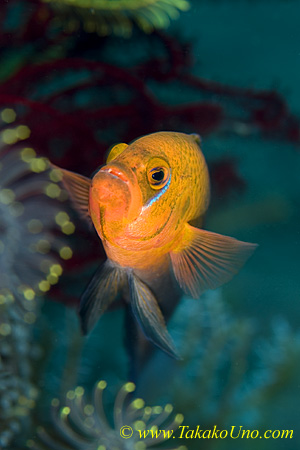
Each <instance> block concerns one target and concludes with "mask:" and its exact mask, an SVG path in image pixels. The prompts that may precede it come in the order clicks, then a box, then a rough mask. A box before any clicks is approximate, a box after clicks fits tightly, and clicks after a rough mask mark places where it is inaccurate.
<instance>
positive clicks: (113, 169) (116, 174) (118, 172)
mask: <svg viewBox="0 0 300 450" xmlns="http://www.w3.org/2000/svg"><path fill="white" fill-rule="evenodd" d="M100 172H105V173H109V174H110V175H111V176H113V177H115V178H118V179H120V180H122V181H124V183H127V184H128V183H129V180H128V177H127V176H126V175H125V174H124V172H123V171H121V170H119V169H118V168H117V167H103V168H102V169H101V170H100Z"/></svg>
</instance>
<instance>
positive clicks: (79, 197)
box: [53, 166, 92, 218]
mask: <svg viewBox="0 0 300 450" xmlns="http://www.w3.org/2000/svg"><path fill="white" fill-rule="evenodd" d="M53 167H54V168H55V169H58V170H60V172H61V173H62V175H63V178H62V182H63V184H64V186H65V188H66V189H67V191H68V192H69V194H70V197H71V200H72V201H73V203H74V206H75V208H76V209H77V210H78V211H79V212H80V214H81V215H82V216H83V217H85V218H89V217H90V214H89V190H90V185H91V181H92V180H91V179H90V178H87V177H84V176H83V175H79V174H78V173H75V172H70V171H69V170H65V169H61V168H60V167H56V166H53Z"/></svg>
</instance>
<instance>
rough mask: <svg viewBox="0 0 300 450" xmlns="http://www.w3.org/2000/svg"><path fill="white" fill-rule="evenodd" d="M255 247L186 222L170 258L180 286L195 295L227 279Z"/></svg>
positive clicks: (242, 263)
mask: <svg viewBox="0 0 300 450" xmlns="http://www.w3.org/2000/svg"><path fill="white" fill-rule="evenodd" d="M256 247H257V245H256V244H250V243H249V242H242V241H238V240H237V239H234V238H232V237H229V236H222V235H221V234H217V233H212V232H210V231H205V230H200V229H198V228H194V227H192V226H191V225H188V224H187V225H186V226H185V229H184V231H183V236H182V240H181V242H180V244H179V246H178V247H177V248H176V249H175V250H174V251H173V252H171V253H170V257H171V261H172V267H173V271H174V274H175V277H176V279H177V281H178V283H179V285H180V287H181V288H182V289H183V290H184V292H185V293H186V294H189V295H191V296H192V297H194V298H198V297H199V296H200V294H201V293H202V292H203V291H205V290H206V289H216V288H217V287H219V286H221V285H222V284H224V283H226V282H227V281H229V280H230V279H231V278H232V277H233V276H234V275H235V274H236V273H237V272H238V271H239V270H240V268H241V267H242V266H243V265H244V263H245V262H246V261H247V259H248V258H250V256H251V255H252V253H253V252H254V250H255V248H256Z"/></svg>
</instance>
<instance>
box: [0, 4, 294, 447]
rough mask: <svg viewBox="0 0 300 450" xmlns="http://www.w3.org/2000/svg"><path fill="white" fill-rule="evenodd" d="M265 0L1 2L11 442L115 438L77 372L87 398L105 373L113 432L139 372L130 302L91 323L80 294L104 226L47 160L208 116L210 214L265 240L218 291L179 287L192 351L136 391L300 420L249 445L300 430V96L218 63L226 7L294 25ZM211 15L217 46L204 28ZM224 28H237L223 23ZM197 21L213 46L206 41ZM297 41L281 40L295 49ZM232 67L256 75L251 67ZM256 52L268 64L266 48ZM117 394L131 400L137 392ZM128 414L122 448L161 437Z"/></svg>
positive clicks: (264, 418)
mask: <svg viewBox="0 0 300 450" xmlns="http://www.w3.org/2000/svg"><path fill="white" fill-rule="evenodd" d="M125 3H126V6H125ZM202 3H203V7H202ZM260 3H261V2H255V3H252V4H251V2H246V1H245V2H237V1H235V0H232V1H225V0H223V1H221V0H220V1H219V2H210V1H208V0H206V1H205V2H204V1H203V2H197V1H191V2H185V1H181V2H180V1H178V2H176V1H164V0H158V1H155V0H153V1H149V2H147V1H142V0H141V1H140V2H137V1H132V2H122V1H118V0H112V1H101V2H100V1H99V2H98V1H94V2H93V6H91V5H90V2H79V1H78V2H76V1H73V2H67V1H58V0H57V1H53V2H44V1H39V0H9V1H7V2H5V3H4V4H3V5H2V6H1V9H0V24H1V28H0V29H1V32H0V58H1V65H0V79H1V84H0V106H1V119H2V128H1V150H0V158H1V159H0V163H1V171H0V177H1V178H0V189H1V192H0V212H1V222H0V223H1V226H0V262H1V274H0V280H1V286H0V290H1V292H0V317H1V319H0V322H1V323H0V356H1V358H0V373H1V375H0V419H1V420H0V447H2V448H10V449H25V448H26V447H27V448H28V447H32V446H34V445H35V446H36V447H37V448H40V447H41V448H46V449H47V448H48V447H47V446H49V445H50V446H49V448H58V449H59V448H61V445H63V444H62V442H63V443H65V441H66V440H67V442H68V447H67V448H82V447H81V445H84V448H87V447H86V445H89V446H90V447H88V448H91V449H94V448H95V449H96V448H97V449H101V450H102V449H103V448H104V447H103V446H106V447H107V448H109V444H108V443H107V433H106V432H105V433H103V431H101V430H103V424H102V422H101V421H102V420H103V414H102V413H101V414H100V415H99V414H98V413H99V410H98V409H97V408H100V409H101V406H99V405H100V403H99V402H98V403H97V402H95V404H89V403H88V404H87V406H89V408H86V409H84V407H85V406H86V405H85V404H84V403H80V401H81V400H80V399H82V398H83V395H82V392H83V391H82V390H80V389H78V388H76V386H78V384H79V385H82V386H84V387H85V390H86V392H87V396H88V397H87V398H89V397H90V396H89V392H90V391H91V390H92V387H93V385H94V384H95V383H97V382H98V380H99V379H105V380H107V382H108V386H109V389H107V390H109V392H107V394H108V396H109V397H110V398H108V399H107V400H105V399H104V400H103V401H104V402H105V405H104V408H105V411H106V413H107V416H108V417H107V420H108V426H107V429H108V430H109V432H111V431H112V429H113V427H114V425H113V420H112V419H113V414H114V398H115V396H116V395H119V394H116V393H117V392H118V391H119V389H120V386H122V385H123V384H124V382H126V381H128V376H129V375H128V371H129V361H128V356H127V352H126V349H125V346H124V342H123V328H124V323H123V319H124V317H123V316H124V312H123V310H122V309H118V308H116V309H115V310H114V311H111V312H108V313H107V314H106V315H105V316H104V317H103V319H101V322H100V323H99V326H97V328H96V329H95V331H94V332H93V333H92V334H91V336H89V337H88V338H87V339H86V340H84V338H82V337H81V334H80V328H79V324H78V319H77V316H76V313H75V310H74V306H75V307H76V306H77V305H78V301H79V298H80V295H81V293H82V292H83V290H84V288H85V285H86V284H87V282H88V281H89V279H90V277H91V276H92V274H93V273H94V272H95V270H96V268H97V266H98V264H99V262H100V261H101V260H103V259H104V254H103V252H102V250H101V247H100V244H99V243H98V240H97V238H96V236H95V233H94V232H93V230H91V229H90V228H89V226H88V225H85V224H84V223H83V222H82V221H81V219H80V217H79V216H77V215H76V212H74V211H73V210H72V208H71V206H70V204H67V203H66V199H67V194H66V192H65V191H64V189H63V187H62V185H61V183H60V175H59V172H57V171H56V170H54V169H53V168H51V166H50V165H49V162H48V160H51V162H52V163H54V164H55V165H58V166H61V167H64V168H67V169H69V170H74V171H77V172H80V173H81V174H83V175H85V176H90V175H91V174H92V173H93V172H94V171H95V170H97V168H98V167H99V166H100V165H101V164H102V163H103V162H104V160H105V154H106V152H107V149H108V148H109V147H110V146H111V145H112V144H114V143H116V142H130V141H131V140H132V139H136V138H137V137H139V136H141V135H144V134H147V133H151V132H156V131H159V130H174V131H182V132H185V133H199V134H201V136H202V137H203V141H204V152H205V155H206V158H207V160H208V164H209V168H210V175H211V181H212V207H211V209H210V212H209V215H208V217H207V219H206V224H205V225H206V226H207V228H209V227H210V228H211V229H215V230H216V231H222V232H224V233H225V234H226V233H228V234H232V235H236V234H237V235H238V236H239V237H241V238H243V239H246V240H249V241H253V242H258V243H259V244H260V249H259V253H258V254H257V255H256V256H255V258H256V260H255V261H253V260H252V261H251V262H250V263H249V265H248V266H247V267H246V268H245V269H244V271H243V272H242V273H241V274H240V278H239V279H237V280H236V281H234V282H232V283H231V284H230V285H229V286H225V288H224V289H222V291H217V292H216V293H212V292H209V293H207V294H205V296H204V297H203V298H201V299H200V300H199V301H197V302H194V301H192V300H191V299H188V298H183V300H182V302H181V303H180V305H179V307H178V308H177V310H176V311H175V313H174V317H173V318H172V319H171V321H170V323H169V328H170V330H171V334H172V336H173V338H174V341H175V344H176V346H178V348H179V350H180V352H181V355H182V357H183V360H182V361H178V362H175V361H172V360H170V359H168V357H167V356H164V355H162V354H160V353H159V352H157V353H155V354H153V355H152V356H151V358H149V361H148V362H147V365H146V366H145V369H144V372H143V373H142V374H141V376H140V378H139V380H138V382H137V389H136V391H135V392H136V395H137V397H135V393H133V392H132V393H130V395H129V399H128V404H129V405H130V404H131V403H130V402H134V401H135V399H136V400H140V403H138V402H136V403H135V406H139V405H142V403H143V400H141V398H143V399H145V401H146V402H147V404H149V405H153V404H156V405H157V404H158V405H160V407H158V409H157V410H156V411H160V413H162V414H163V408H164V405H166V404H167V405H169V404H170V403H172V404H173V405H174V411H175V413H174V417H176V414H181V413H182V414H183V415H184V417H185V420H184V422H183V425H188V426H189V427H190V428H193V427H194V428H196V426H197V425H201V427H202V428H203V429H213V427H214V425H217V426H218V428H220V429H222V428H224V429H225V428H227V429H230V426H232V425H236V426H239V425H240V424H243V425H244V426H245V427H248V428H252V429H260V430H265V429H272V428H273V429H279V428H280V429H283V428H285V429H289V428H290V429H292V428H294V437H293V439H290V440H284V441H282V440H280V439H278V440H274V439H269V440H266V439H261V440H251V442H250V440H248V441H246V440H240V441H239V446H240V448H245V449H247V448H252V447H253V446H254V445H255V446H257V447H255V448H260V449H263V450H265V449H269V448H272V450H273V449H276V448H280V445H282V442H284V445H285V448H295V443H296V445H297V442H299V436H298V435H297V433H296V428H295V426H296V425H295V424H296V423H297V408H296V407H295V406H293V405H294V403H295V398H296V397H297V392H298V390H297V389H298V388H297V379H298V378H297V377H298V376H299V364H298V361H299V352H300V345H299V334H298V332H297V331H294V330H295V328H297V327H298V326H299V325H298V324H299V313H298V311H297V307H296V306H294V305H297V300H299V282H297V281H296V280H297V277H296V275H295V271H296V269H295V268H297V264H296V261H297V258H296V255H297V248H298V247H297V242H299V240H297V239H296V236H297V223H299V214H297V210H298V211H299V208H298V207H299V181H298V180H299V178H298V177H299V170H298V168H299V118H298V116H299V109H298V110H297V108H295V107H293V108H292V107H291V106H290V104H291V102H292V98H291V95H289V93H288V92H287V91H288V88H287V89H286V91H285V90H284V89H282V86H280V85H278V84H277V83H275V84H273V86H276V89H275V88H274V87H272V82H271V81H272V80H271V81H270V80H269V81H270V82H269V83H268V84H267V85H263V84H261V83H259V82H256V81H254V82H250V83H249V82H248V85H247V83H243V82H241V83H235V81H233V82H232V83H231V84H226V83H225V82H222V81H220V80H222V77H220V78H219V81H218V82H216V81H214V80H213V77H212V76H210V70H211V71H212V73H213V69H210V67H214V64H213V63H214V62H215V61H219V57H220V54H221V53H222V49H223V50H224V48H225V46H226V45H227V44H226V42H227V41H226V39H224V43H223V41H222V37H220V38H218V36H219V35H218V32H220V33H221V31H222V30H223V29H222V26H223V25H224V27H225V25H226V23H228V26H229V27H230V26H231V27H232V29H233V30H235V27H238V23H239V20H240V18H241V17H243V21H244V22H243V23H244V24H245V29H247V20H248V21H249V23H251V24H254V28H255V27H256V24H258V31H257V36H258V37H255V36H256V33H254V32H253V30H252V32H251V33H250V34H249V37H247V39H248V38H249V40H250V37H251V39H253V42H254V40H255V39H259V37H260V38H261V39H262V41H261V44H260V45H263V44H264V42H265V41H267V37H266V34H263V32H261V31H259V26H261V27H262V29H265V27H266V26H267V23H266V22H264V21H263V20H266V19H264V17H265V18H266V17H267V18H268V26H269V27H270V29H271V31H272V24H276V23H277V22H276V20H277V19H276V17H277V16H278V17H280V16H281V13H282V14H283V15H284V14H285V16H284V17H288V18H289V20H288V21H287V23H289V27H290V36H291V38H292V36H293V35H292V32H293V27H292V24H293V21H292V17H291V16H292V15H293V14H292V10H293V8H295V13H296V12H297V11H298V9H297V5H295V4H296V2H295V1H291V2H289V7H290V8H291V9H290V10H287V9H285V8H286V7H287V5H283V3H286V2H281V1H280V0H276V1H275V0H274V1H272V2H270V3H269V4H268V5H263V4H260ZM188 6H190V9H188ZM113 8H114V11H113V12H112V9H113ZM264 8H265V9H264ZM229 10H230V14H229ZM271 10H272V13H271ZM298 12H299V11H298ZM247 13H248V16H247V18H246V19H245V15H246V14H247ZM179 14H180V16H179ZM235 14H236V15H235ZM276 14H277V16H276ZM260 15H261V17H260ZM178 16H179V17H178ZM254 16H255V19H253V17H254ZM296 16H297V14H295V17H296ZM174 18H177V19H179V20H178V21H177V22H174V24H172V25H171V26H170V25H169V23H170V21H171V20H172V19H174ZM222 18H224V20H223V19H222ZM225 18H227V19H228V22H226V20H225ZM205 19H206V20H207V23H205ZM221 19H222V20H221ZM220 21H221V22H220ZM272 21H273V22H272ZM280 23H281V25H280V26H282V22H280ZM217 24H218V25H217ZM230 24H231V25H230ZM209 27H210V29H211V30H213V32H214V35H215V36H216V39H217V40H218V44H217V48H218V49H219V50H218V53H216V54H214V53H213V50H215V48H216V47H214V45H213V42H208V40H207V41H205V36H209V31H208V28H209ZM218 27H219V29H218ZM164 28H165V30H164ZM183 28H185V29H183ZM275 28H276V27H275ZM189 29H191V30H194V31H192V33H194V34H193V35H192V38H191V34H190V33H187V31H188V30H189ZM255 29H256V28H255ZM195 30H196V31H195ZM276 30H277V31H278V27H277V29H276ZM223 32H224V31H223ZM202 33H203V34H202ZM226 33H227V34H226ZM225 35H226V36H229V37H228V41H230V39H229V38H230V32H229V30H228V29H227V31H226V30H225ZM220 36H221V35H220ZM226 36H225V37H226ZM223 37H224V35H223ZM199 39H200V40H202V44H201V45H202V46H203V47H206V48H207V52H210V53H209V54H210V55H212V56H213V58H214V61H211V60H210V59H209V58H208V61H206V60H205V58H203V57H202V54H201V52H200V51H199V48H200V47H199ZM244 39H245V38H244ZM292 40H293V39H291V41H292ZM238 41H239V39H236V40H234V42H238ZM291 41H289V42H285V41H284V40H283V41H282V42H283V46H284V49H285V48H288V46H291V45H292V44H291ZM231 42H232V41H231ZM241 42H243V45H246V44H247V42H248V41H247V40H245V41H242V40H241ZM254 44H255V42H254ZM254 44H253V48H254V47H255V45H254ZM228 45H230V44H228ZM210 46H211V47H210ZM255 48H257V47H255ZM278 51H280V47H279V46H278ZM253 53H255V55H256V57H257V54H259V51H257V50H255V52H254V50H253ZM226 54H227V53H226ZM268 54H269V53H268ZM281 54H282V53H281ZM285 54H290V53H289V52H286V51H285ZM205 55H207V53H205ZM232 55H233V60H234V61H239V59H240V58H241V55H242V53H241V52H239V51H238V50H236V49H233V50H232ZM247 57H249V58H250V57H251V54H247ZM199 61H200V65H201V67H200V69H199ZM234 61H231V62H230V63H229V62H228V66H230V64H232V67H233V66H234ZM286 62H287V61H286ZM261 63H263V61H261ZM277 63H278V61H277V58H276V64H277ZM215 64H218V63H215ZM274 64H275V63H274ZM219 65H221V63H219ZM270 65H272V64H270ZM235 67H238V70H239V73H240V74H241V75H240V76H241V77H243V75H242V74H243V70H242V69H244V72H245V68H242V67H241V66H238V65H237V66H235ZM223 69H224V66H223V67H220V72H222V73H223ZM230 70H232V71H233V68H232V69H230ZM255 70H256V73H257V74H261V71H262V69H261V67H259V65H258V66H257V67H256V69H255ZM267 72H268V71H267V70H266V73H267ZM258 77H259V75H258ZM244 79H247V78H246V77H245V78H244ZM270 79H271V78H270ZM233 80H235V78H234V77H233ZM227 83H228V81H227ZM235 84H236V85H235ZM257 86H264V88H263V89H258V88H257ZM297 114H298V116H297ZM101 252H102V253H101ZM274 255H275V256H274ZM44 298H45V300H43V299H44ZM283 301H284V307H283ZM233 310H234V312H232V311H233ZM248 316H250V317H251V319H245V317H248ZM276 316H279V317H278V318H277V319H276ZM274 317H275V319H276V320H275V321H274ZM262 318H263V319H262ZM266 322H267V324H266ZM289 322H290V324H289ZM272 323H273V324H274V325H271V324H272ZM100 383H101V382H100ZM102 383H104V384H105V383H106V382H102ZM104 384H102V385H101V386H104ZM125 386H128V384H125ZM76 389H77V390H76ZM123 389H124V388H123ZM120 392H121V391H120ZM72 393H77V394H78V393H79V394H80V395H79V394H78V395H77V394H76V395H75V394H72ZM72 396H73V398H72ZM58 397H59V398H60V399H61V400H60V404H61V405H62V410H61V414H60V415H55V418H54V419H53V421H52V420H51V413H50V410H51V407H50V405H51V403H52V409H53V408H54V411H55V413H56V412H57V409H58V408H59V407H58V405H59V403H58V400H56V399H57V398H58ZM65 398H66V401H64V400H62V399H65ZM53 399H54V400H53ZM97 405H98V406H97ZM117 407H118V408H119V407H120V408H121V409H122V408H123V409H124V408H125V410H126V411H128V409H126V408H128V406H127V405H125V404H124V403H123V404H122V405H121V406H120V405H119V406H118V404H117ZM65 408H66V409H65ZM68 408H69V409H68ZM93 408H95V409H93ZM143 408H144V406H143V407H142V408H141V409H139V408H138V410H139V411H140V412H141V413H142V414H144V415H145V414H146V416H147V412H146V408H148V407H145V408H144V409H143ZM153 408H157V406H156V407H153ZM159 408H160V409H159ZM129 409H130V408H129ZM168 410H169V411H170V410H171V407H169V409H168ZM147 411H148V412H149V410H147ZM283 411H284V414H283ZM71 413H72V414H71ZM132 414H133V415H134V413H132ZM71 416H72V417H71ZM158 416H159V414H158ZM74 417H75V419H74ZM99 417H100V418H99ZM147 417H148V416H147ZM177 417H178V416H177ZM179 417H181V416H179ZM69 420H70V422H68V421H69ZM132 420H134V419H132ZM142 420H144V419H142ZM171 420H172V419H171ZM149 423H150V425H149V426H151V427H152V423H151V422H149ZM124 424H125V422H124ZM126 425H131V422H128V423H126ZM169 425H170V423H169ZM147 426H148V425H147ZM167 426H168V425H166V426H165V428H167ZM41 427H43V429H44V430H45V431H41ZM117 427H118V426H117ZM117 427H116V430H115V431H113V436H114V437H113V438H112V439H113V440H112V441H111V444H114V442H115V441H114V439H115V438H116V439H117V438H118V443H117V444H116V445H117V448H123V447H122V444H123V445H124V446H125V445H126V447H124V448H142V447H143V448H145V445H148V444H149V445H150V444H153V443H154V442H150V443H149V442H148V443H146V442H145V441H144V442H136V441H133V440H130V439H128V440H126V442H125V440H124V441H122V440H121V439H119V436H117V433H118V429H117ZM107 429H106V431H107ZM173 429H174V430H175V426H174V428H173ZM74 433H75V437H74ZM179 435H180V434H179V433H178V432H177V433H176V437H177V439H176V440H175V439H174V440H173V439H171V440H172V441H173V442H172V443H171V444H172V445H175V446H176V445H177V447H179V446H182V445H185V446H187V447H188V448H191V449H193V448H196V449H199V448H202V449H205V448H208V447H210V448H216V449H218V448H222V449H226V448H232V441H230V439H228V440H222V442H221V441H220V440H206V441H204V440H200V441H199V440H197V439H195V440H192V439H179V438H178V437H179ZM45 436H51V444H49V440H48V441H47V439H46V438H45ZM70 436H72V438H70ZM95 436H96V437H95ZM135 436H136V437H137V435H135ZM70 439H71V440H70ZM76 439H77V440H76ZM82 441H83V443H82ZM280 441H281V442H280ZM87 442H88V444H87ZM167 444H168V442H167V443H166V445H167ZM171 444H169V445H171ZM130 445H131V447H130ZM65 446H66V445H65ZM118 446H119V447H118ZM63 448H64V447H63Z"/></svg>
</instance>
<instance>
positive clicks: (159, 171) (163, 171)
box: [147, 160, 170, 189]
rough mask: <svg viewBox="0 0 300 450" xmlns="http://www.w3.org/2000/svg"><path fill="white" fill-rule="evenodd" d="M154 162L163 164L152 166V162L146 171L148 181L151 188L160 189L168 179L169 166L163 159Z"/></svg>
mask: <svg viewBox="0 0 300 450" xmlns="http://www.w3.org/2000/svg"><path fill="white" fill-rule="evenodd" d="M155 162H160V163H163V164H160V165H155V166H154V167H153V164H152V165H151V167H150V168H149V170H148V173H147V177H148V182H149V184H150V186H151V187H152V188H153V189H162V188H163V187H164V186H165V185H166V184H167V182H168V181H169V178H170V168H169V167H168V166H167V164H166V163H165V162H164V161H163V160H160V161H155Z"/></svg>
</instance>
